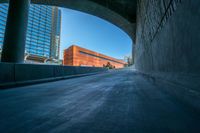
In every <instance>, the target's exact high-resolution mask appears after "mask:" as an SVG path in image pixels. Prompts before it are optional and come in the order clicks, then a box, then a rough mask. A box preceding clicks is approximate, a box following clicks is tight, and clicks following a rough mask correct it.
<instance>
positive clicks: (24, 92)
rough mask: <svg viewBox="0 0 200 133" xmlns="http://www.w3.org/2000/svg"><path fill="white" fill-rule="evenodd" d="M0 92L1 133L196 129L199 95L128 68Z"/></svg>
mask: <svg viewBox="0 0 200 133" xmlns="http://www.w3.org/2000/svg"><path fill="white" fill-rule="evenodd" d="M180 92H182V93H180ZM0 97H1V98H0V118H1V119H0V132H2V133H7V132H8V133H10V132H19V133H23V132H29V133H32V132H37V133H39V132H41V133H45V132H52V133H53V132H56V133H57V132H63V133H172V132H173V133H199V131H200V127H199V123H200V108H199V107H198V105H199V104H200V96H199V95H194V91H192V90H191V89H189V90H185V91H184V92H183V89H181V88H180V87H179V86H178V85H176V84H173V85H172V84H170V83H166V82H162V80H160V81H158V82H157V80H156V79H153V78H150V77H148V76H145V75H141V74H138V73H137V72H135V71H133V70H128V69H127V70H119V71H112V72H109V73H105V74H99V75H95V76H89V77H82V78H76V79H70V80H63V81H57V82H52V83H45V84H38V85H33V86H26V87H20V88H14V89H9V90H1V91H0ZM182 97H184V98H182ZM192 103H193V104H192ZM194 103H196V104H194Z"/></svg>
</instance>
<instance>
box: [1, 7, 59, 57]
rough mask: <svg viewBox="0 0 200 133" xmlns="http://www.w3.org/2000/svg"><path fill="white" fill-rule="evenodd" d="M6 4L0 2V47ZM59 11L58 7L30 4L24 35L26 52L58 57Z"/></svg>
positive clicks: (4, 23)
mask: <svg viewBox="0 0 200 133" xmlns="http://www.w3.org/2000/svg"><path fill="white" fill-rule="evenodd" d="M7 12H8V4H0V48H1V47H2V46H3V39H4V32H5V26H6V18H7ZM60 25H61V11H60V10H59V9H58V7H53V6H46V5H36V4H32V5H31V7H30V11H29V19H28V30H27V36H26V51H25V52H26V54H28V55H34V56H38V57H45V58H53V59H59V48H60V31H61V30H60V27H61V26H60Z"/></svg>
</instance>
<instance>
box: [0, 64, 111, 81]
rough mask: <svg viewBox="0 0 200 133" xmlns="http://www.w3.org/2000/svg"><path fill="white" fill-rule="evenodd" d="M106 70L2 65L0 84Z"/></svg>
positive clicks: (0, 65)
mask: <svg viewBox="0 0 200 133" xmlns="http://www.w3.org/2000/svg"><path fill="white" fill-rule="evenodd" d="M106 70H107V69H106V68H96V67H73V66H57V65H33V64H12V63H0V84H6V83H14V82H22V81H31V80H40V79H47V78H56V77H64V76H70V75H80V74H87V73H95V72H103V71H106Z"/></svg>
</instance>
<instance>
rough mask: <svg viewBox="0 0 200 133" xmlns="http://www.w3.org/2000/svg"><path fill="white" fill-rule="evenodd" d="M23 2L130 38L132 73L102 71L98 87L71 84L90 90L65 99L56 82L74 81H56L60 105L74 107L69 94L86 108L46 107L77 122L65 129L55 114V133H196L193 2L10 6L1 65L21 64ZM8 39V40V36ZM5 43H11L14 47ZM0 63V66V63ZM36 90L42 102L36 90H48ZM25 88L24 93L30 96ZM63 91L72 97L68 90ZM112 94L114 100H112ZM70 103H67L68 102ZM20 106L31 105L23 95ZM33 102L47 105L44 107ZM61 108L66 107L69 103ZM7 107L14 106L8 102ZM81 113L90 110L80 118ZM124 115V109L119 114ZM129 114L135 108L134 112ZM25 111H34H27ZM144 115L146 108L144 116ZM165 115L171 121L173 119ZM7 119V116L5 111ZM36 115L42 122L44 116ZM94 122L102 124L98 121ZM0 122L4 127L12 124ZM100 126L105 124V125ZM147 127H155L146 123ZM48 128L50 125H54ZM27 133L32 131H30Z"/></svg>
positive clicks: (13, 1) (100, 0)
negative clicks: (107, 25) (63, 11)
mask: <svg viewBox="0 0 200 133" xmlns="http://www.w3.org/2000/svg"><path fill="white" fill-rule="evenodd" d="M0 2H1V3H4V2H8V1H7V0H1V1H0ZM30 2H31V3H35V4H45V5H54V6H60V7H65V8H70V9H75V10H79V11H83V12H86V13H89V14H92V15H95V16H98V17H100V18H103V19H105V20H107V21H109V22H111V23H112V24H114V25H116V26H118V27H119V28H121V29H122V30H124V31H125V32H126V33H127V34H128V35H129V36H130V37H131V38H132V40H133V49H134V50H133V57H134V62H135V69H136V70H134V71H133V69H132V68H130V69H126V70H121V71H118V72H117V71H113V72H111V73H113V75H115V76H116V77H114V76H111V75H112V74H111V75H110V74H109V73H107V76H106V75H103V77H104V78H102V81H101V82H100V81H98V78H95V77H94V78H93V79H88V80H87V79H85V80H84V79H78V80H81V81H80V82H79V83H83V84H84V85H85V84H86V86H85V87H86V88H87V89H88V88H91V89H92V88H95V90H93V91H91V90H87V89H86V90H84V88H80V87H77V86H74V87H75V88H76V89H78V90H77V92H76V93H75V92H74V93H70V92H69V90H67V88H65V87H66V86H65V87H64V84H65V83H66V84H67V85H69V86H71V88H73V83H75V82H76V81H71V82H72V84H70V83H69V82H68V81H63V82H62V85H63V88H62V89H61V90H60V91H61V92H62V94H63V95H62V96H61V98H63V99H64V100H72V103H77V101H76V100H74V99H73V97H71V96H72V95H73V96H74V97H76V98H78V97H79V96H80V99H79V100H80V101H81V102H83V103H84V102H90V104H91V105H94V106H93V107H90V106H89V105H86V104H85V107H87V108H85V107H83V106H81V108H80V109H81V111H82V112H83V116H82V115H80V114H78V112H76V111H77V110H78V109H79V108H78V106H68V105H67V107H68V108H70V109H72V110H71V112H70V111H69V112H62V111H59V109H61V108H62V109H64V108H65V106H64V104H63V106H57V105H58V104H57V103H56V102H53V103H54V105H52V106H53V107H54V108H55V109H57V111H58V112H57V113H61V114H62V113H66V114H68V113H69V114H70V115H71V118H75V115H78V119H76V120H75V119H73V120H71V119H70V120H69V121H70V122H69V123H67V122H66V121H63V120H64V119H62V118H61V117H60V116H59V115H58V118H59V119H58V121H56V120H55V119H53V121H54V122H58V123H59V122H60V124H62V122H63V123H65V124H66V125H67V127H62V126H58V127H60V128H58V129H57V130H58V131H74V132H79V131H80V132H84V131H86V132H87V131H88V132H91V133H92V132H94V131H95V132H109V133H111V132H113V133H114V132H134V131H135V132H154V133H155V132H161V131H162V132H165V131H166V132H194V133H195V132H198V131H199V127H198V125H197V123H199V120H200V118H199V116H200V82H199V81H200V56H199V52H200V45H199V43H200V31H199V29H200V24H199V23H200V6H199V5H200V1H198V0H32V1H30V0H10V1H9V3H10V7H9V13H8V20H7V27H6V33H5V40H4V46H3V51H2V62H9V63H11V64H12V63H22V62H23V59H24V47H25V37H26V36H25V35H26V28H27V18H28V15H27V14H28V11H29V5H30ZM13 35H15V36H14V37H13ZM13 44H15V48H14V49H13ZM2 64H4V63H1V65H2ZM56 70H57V68H56ZM120 75H121V76H120ZM122 76H123V77H122ZM97 77H98V76H97ZM100 77H101V76H100ZM109 77H110V78H109ZM111 79H115V80H116V81H118V80H119V83H120V84H119V83H118V82H112V81H111V82H110V80H111ZM108 82H109V83H108ZM51 85H53V86H54V87H55V88H56V87H57V88H59V87H58V86H59V83H57V82H55V83H52V84H51ZM87 85H88V86H87ZM101 85H102V86H103V87H102V88H104V89H105V90H106V89H108V88H106V86H110V87H111V89H110V90H108V91H105V90H103V91H102V90H101V88H98V86H101ZM104 85H105V86H104ZM94 86H96V87H94ZM38 87H39V88H40V89H41V90H40V91H42V92H41V94H39V93H38V94H37V95H42V96H44V95H45V94H44V92H48V91H49V90H50V88H51V87H52V86H50V83H49V86H48V84H45V85H44V86H43V85H41V86H38ZM28 88H29V87H28ZM28 88H27V89H28ZM30 88H35V86H30ZM30 88H29V90H31V91H30V92H31V93H32V92H33V93H34V91H33V90H32V89H30ZM44 88H45V89H44ZM126 88H127V89H126ZM145 88H146V89H145ZM148 88H149V89H148ZM115 89H116V90H115ZM51 90H52V88H51ZM58 90H59V89H58ZM71 91H73V89H72V90H71ZM82 91H83V92H82ZM20 92H22V94H23V96H24V97H27V96H28V94H27V92H26V90H24V88H21V90H20V89H19V90H16V91H13V92H12V95H13V96H15V95H17V94H18V95H20V94H19V93H20ZM79 92H80V94H79ZM100 92H101V93H100ZM9 93H10V92H8V91H2V92H0V96H2V97H3V100H2V101H1V100H0V102H1V103H3V101H5V102H6V100H9V99H6V96H7V95H9ZM34 94H35V93H34ZM65 94H66V95H65ZM69 94H72V95H69ZM81 94H83V95H84V96H83V95H81ZM101 94H102V95H101ZM50 95H51V94H49V96H46V97H44V100H47V99H51V98H52V97H51V96H50ZM86 95H87V96H88V97H87V96H86ZM23 96H22V97H20V96H19V98H18V99H21V100H24V99H23V98H24V97H23ZM57 96H58V95H57ZM57 96H55V97H57ZM65 96H66V97H65ZM93 96H94V97H96V96H97V97H98V99H96V101H98V103H96V102H95V98H94V97H93ZM116 96H119V97H118V98H117V97H116ZM36 97H37V96H36ZM70 97H71V98H72V99H70ZM57 98H58V97H57ZM67 98H69V99H67ZM81 98H83V99H81ZM14 99H15V98H14ZM99 99H101V100H99ZM113 99H114V100H113ZM11 100H12V99H11ZM28 100H29V101H28V102H25V103H26V104H30V103H31V101H34V97H30V98H28ZM112 100H113V102H114V103H115V104H113V106H112V103H111V101H112ZM130 100H132V102H130ZM140 100H141V102H140ZM61 101H62V100H61ZM135 101H137V102H135ZM10 102H12V101H10ZM8 103H9V102H8ZM33 103H35V102H33ZM117 103H118V104H117ZM35 104H37V103H35ZM41 104H43V105H44V106H46V107H50V106H49V105H48V103H46V102H43V103H41ZM68 104H70V102H69V103H68ZM11 105H12V106H13V107H15V105H14V104H11ZM83 105H84V104H83ZM95 105H98V106H95ZM114 105H116V106H114ZM132 105H134V106H132ZM162 105H166V106H162ZM176 105H177V106H176ZM1 106H2V108H4V109H5V111H4V110H1V111H2V113H3V114H5V116H7V115H8V114H9V113H6V111H7V110H9V108H6V105H5V104H1ZM167 107H168V108H167ZM24 108H27V110H29V111H31V108H29V107H28V106H26V105H25V107H24ZM38 109H41V110H43V109H44V108H42V107H41V108H38ZM85 109H89V110H90V109H91V110H90V112H89V113H88V114H87V113H86V112H87V111H85ZM109 109H110V112H109ZM120 109H121V111H120ZM124 109H127V110H126V111H125V110H124ZM134 109H136V111H135V112H134ZM33 110H35V111H37V109H36V108H34V107H33ZM73 110H75V111H74V112H76V113H77V114H76V113H75V114H74V113H73ZM147 110H149V112H148V111H147ZM167 110H168V111H167ZM1 111H0V112H1ZM15 111H16V110H15ZM132 111H133V112H132ZM137 111H138V112H137ZM122 112H126V113H127V115H124V114H123V113H122ZM139 112H140V113H139ZM161 112H162V113H161ZM173 112H174V113H175V114H176V115H175V114H173ZM10 113H12V111H11V112H10ZM57 113H56V112H54V111H53V110H51V111H50V112H48V115H47V116H46V117H47V118H48V119H50V120H52V119H51V118H50V116H51V115H52V114H53V115H56V114H57ZM133 114H134V115H133ZM42 116H43V117H45V114H43V115H42ZM61 116H63V115H61ZM143 116H144V117H143ZM9 118H10V117H9ZM18 118H20V116H17V118H16V119H18ZM101 118H102V119H101ZM5 119H6V117H5ZM10 119H11V118H10ZM31 119H32V120H36V119H39V118H38V117H37V116H32V117H31ZM122 119H123V121H121V122H119V121H118V122H117V120H122ZM44 121H45V120H44ZM90 121H92V122H93V124H92V123H90ZM100 121H102V123H101V122H100ZM45 122H47V121H45ZM84 122H86V123H84ZM6 123H7V124H8V125H12V122H10V123H9V122H6ZM27 123H28V122H27ZM27 123H25V124H27ZM77 123H79V124H80V123H82V125H81V124H80V125H77ZM103 123H106V124H107V126H106V125H104V124H103ZM113 123H114V125H113ZM153 123H157V124H155V125H154V124H153ZM45 124H46V126H45ZM45 124H44V125H43V126H41V127H42V129H44V131H48V129H47V127H48V122H47V123H45ZM49 124H50V123H49ZM117 124H119V125H117ZM159 124H160V125H159ZM50 125H51V124H50ZM53 125H54V126H56V125H55V124H53ZM58 125H59V124H58ZM133 125H135V126H133ZM29 126H30V125H29ZM91 126H93V128H89V127H91ZM5 127H6V126H5ZM20 127H23V126H20V125H18V126H17V127H16V129H18V128H19V129H22V128H20ZM101 127H102V128H101ZM117 127H121V128H117ZM122 127H124V128H122ZM1 129H4V128H1ZM75 129H78V130H75ZM100 129H102V130H100ZM33 131H38V130H37V128H35V127H34V130H33Z"/></svg>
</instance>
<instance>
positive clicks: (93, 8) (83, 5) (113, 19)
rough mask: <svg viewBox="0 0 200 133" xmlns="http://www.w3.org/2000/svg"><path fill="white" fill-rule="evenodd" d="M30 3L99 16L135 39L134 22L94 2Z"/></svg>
mask: <svg viewBox="0 0 200 133" xmlns="http://www.w3.org/2000/svg"><path fill="white" fill-rule="evenodd" d="M5 2H8V0H2V1H1V2H0V3H5ZM31 3H34V4H43V5H52V6H59V7H64V8H69V9H73V10H78V11H81V12H85V13H88V14H91V15H94V16H97V17H100V18H102V19H104V20H107V21H108V22H110V23H112V24H114V25H116V26H117V27H119V28H120V29H122V30H123V31H124V32H125V33H127V34H128V35H129V37H130V38H131V39H132V40H133V42H134V40H135V24H133V23H130V22H129V21H128V20H127V19H125V18H124V17H122V16H121V15H119V14H118V13H116V12H114V11H112V10H110V9H109V8H106V7H104V6H102V5H100V4H97V3H95V2H92V1H89V0H32V1H31Z"/></svg>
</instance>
